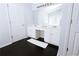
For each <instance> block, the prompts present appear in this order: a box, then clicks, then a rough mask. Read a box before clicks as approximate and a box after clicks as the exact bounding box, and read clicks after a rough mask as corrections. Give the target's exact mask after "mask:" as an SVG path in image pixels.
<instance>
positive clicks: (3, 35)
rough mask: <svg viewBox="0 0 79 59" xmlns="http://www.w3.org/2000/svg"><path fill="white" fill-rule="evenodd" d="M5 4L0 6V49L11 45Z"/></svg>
mask: <svg viewBox="0 0 79 59" xmlns="http://www.w3.org/2000/svg"><path fill="white" fill-rule="evenodd" d="M7 11H8V9H7V4H0V48H1V47H4V46H6V45H8V44H10V43H11V40H10V24H9V17H8V12H7Z"/></svg>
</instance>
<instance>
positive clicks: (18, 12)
mask: <svg viewBox="0 0 79 59" xmlns="http://www.w3.org/2000/svg"><path fill="white" fill-rule="evenodd" d="M8 11H9V18H10V22H11V35H12V36H11V38H12V41H13V42H15V41H18V40H20V39H23V38H25V37H26V35H25V24H24V5H23V4H8Z"/></svg>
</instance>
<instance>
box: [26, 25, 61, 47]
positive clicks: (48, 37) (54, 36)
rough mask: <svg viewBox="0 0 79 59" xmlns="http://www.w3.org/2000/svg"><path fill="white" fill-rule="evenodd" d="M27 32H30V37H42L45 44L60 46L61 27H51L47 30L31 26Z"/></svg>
mask: <svg viewBox="0 0 79 59" xmlns="http://www.w3.org/2000/svg"><path fill="white" fill-rule="evenodd" d="M37 30H38V31H37ZM27 32H28V37H32V38H35V39H37V38H39V37H40V36H42V37H43V38H44V41H45V42H47V43H50V44H53V45H56V46H59V39H60V32H59V27H57V26H56V27H53V26H51V27H47V28H44V27H34V26H29V27H28V29H27ZM39 32H43V33H42V34H40V33H39Z"/></svg>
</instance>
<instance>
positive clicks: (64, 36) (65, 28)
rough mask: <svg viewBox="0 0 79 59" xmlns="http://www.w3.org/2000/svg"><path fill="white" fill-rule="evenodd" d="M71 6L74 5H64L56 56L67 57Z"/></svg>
mask: <svg viewBox="0 0 79 59" xmlns="http://www.w3.org/2000/svg"><path fill="white" fill-rule="evenodd" d="M73 5H74V3H67V4H64V10H63V18H62V20H61V24H60V26H61V34H60V42H59V50H58V53H57V56H65V55H67V50H68V42H69V35H70V28H71V22H72V12H73ZM63 19H65V20H63Z"/></svg>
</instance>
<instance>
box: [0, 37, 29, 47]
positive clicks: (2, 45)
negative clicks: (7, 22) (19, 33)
mask: <svg viewBox="0 0 79 59" xmlns="http://www.w3.org/2000/svg"><path fill="white" fill-rule="evenodd" d="M26 38H28V37H26ZM23 39H24V38H23ZM20 40H22V39H19V40H16V41H13V42H9V43H6V44H4V45H1V46H0V48H3V47H6V46H8V45H10V44H13V43H15V42H17V41H20Z"/></svg>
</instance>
